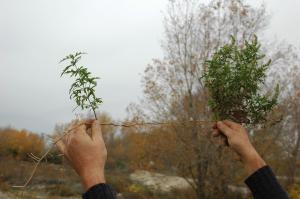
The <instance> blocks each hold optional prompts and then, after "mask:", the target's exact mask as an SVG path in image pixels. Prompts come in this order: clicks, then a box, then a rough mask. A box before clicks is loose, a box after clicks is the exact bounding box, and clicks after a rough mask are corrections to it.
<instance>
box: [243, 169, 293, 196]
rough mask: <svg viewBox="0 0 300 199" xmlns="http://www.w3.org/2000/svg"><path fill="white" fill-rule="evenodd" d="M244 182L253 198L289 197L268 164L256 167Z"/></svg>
mask: <svg viewBox="0 0 300 199" xmlns="http://www.w3.org/2000/svg"><path fill="white" fill-rule="evenodd" d="M245 183H246V184H247V186H248V187H249V189H250V190H251V192H252V195H253V198H254V199H288V198H289V197H288V195H287V193H286V192H285V191H284V190H283V188H282V187H281V186H280V184H279V183H278V181H277V180H276V177H275V175H274V173H273V171H272V169H271V168H270V167H269V166H265V167H262V168H260V169H258V170H257V171H256V172H255V173H253V174H252V175H251V176H249V177H248V178H247V179H246V180H245Z"/></svg>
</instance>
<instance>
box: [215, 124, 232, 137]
mask: <svg viewBox="0 0 300 199" xmlns="http://www.w3.org/2000/svg"><path fill="white" fill-rule="evenodd" d="M217 127H218V129H219V130H220V131H221V132H222V133H223V134H224V135H225V136H226V137H230V136H231V135H232V130H231V128H230V127H229V126H227V125H226V124H225V123H223V122H221V121H219V122H217Z"/></svg>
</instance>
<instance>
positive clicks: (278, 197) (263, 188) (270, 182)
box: [82, 166, 289, 199]
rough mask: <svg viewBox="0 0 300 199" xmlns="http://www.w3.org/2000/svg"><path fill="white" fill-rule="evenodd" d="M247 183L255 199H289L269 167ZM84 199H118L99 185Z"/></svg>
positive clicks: (110, 191)
mask: <svg viewBox="0 0 300 199" xmlns="http://www.w3.org/2000/svg"><path fill="white" fill-rule="evenodd" d="M245 183H246V184H247V186H248V187H249V188H250V190H251V192H252V194H253V198H254V199H288V198H289V197H288V195H287V193H286V192H285V191H284V190H283V189H282V187H281V186H280V185H279V183H278V181H277V180H276V177H275V175H274V173H273V172H272V170H271V168H270V167H269V166H265V167H262V168H260V169H259V170H257V171H256V172H255V173H253V174H252V175H251V176H249V177H248V178H247V179H246V181H245ZM82 198H83V199H116V198H117V197H116V194H115V192H114V191H113V190H112V188H111V187H110V186H108V185H106V184H98V185H95V186H93V187H92V188H90V189H89V190H88V191H87V192H86V193H85V194H84V195H83V197H82Z"/></svg>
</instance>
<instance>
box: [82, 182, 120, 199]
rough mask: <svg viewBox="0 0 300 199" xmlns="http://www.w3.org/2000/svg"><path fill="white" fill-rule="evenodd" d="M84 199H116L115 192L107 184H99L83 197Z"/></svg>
mask: <svg viewBox="0 0 300 199" xmlns="http://www.w3.org/2000/svg"><path fill="white" fill-rule="evenodd" d="M82 198H83V199H116V198H117V196H116V193H115V191H114V190H113V189H112V188H111V187H110V186H109V185H107V184H97V185H95V186H93V187H91V188H90V189H89V190H88V191H87V192H86V193H85V194H83V196H82Z"/></svg>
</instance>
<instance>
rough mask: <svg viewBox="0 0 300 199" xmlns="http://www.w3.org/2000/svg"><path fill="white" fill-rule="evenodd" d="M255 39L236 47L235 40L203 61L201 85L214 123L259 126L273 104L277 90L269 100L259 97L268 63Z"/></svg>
mask: <svg viewBox="0 0 300 199" xmlns="http://www.w3.org/2000/svg"><path fill="white" fill-rule="evenodd" d="M264 58H265V55H264V54H261V53H260V44H259V43H258V41H257V37H256V36H255V37H254V39H253V40H252V41H251V42H248V41H245V43H244V45H242V46H239V45H238V44H237V43H236V40H235V38H233V37H232V39H231V43H229V44H226V45H225V46H223V47H221V48H220V49H219V50H218V51H217V52H216V53H215V54H214V55H213V56H212V59H211V60H208V61H206V63H207V68H206V71H205V76H204V77H205V85H206V87H207V88H208V90H209V93H210V97H211V99H210V103H209V105H210V107H211V109H212V111H213V112H214V114H215V117H216V118H217V119H227V118H230V119H232V120H234V121H236V122H243V123H252V124H256V123H260V122H263V121H265V119H266V115H267V113H268V112H270V111H271V110H272V109H273V107H274V106H275V105H276V104H277V98H278V94H279V86H278V85H277V87H276V89H275V94H274V95H273V96H272V97H271V98H270V99H269V97H268V96H266V95H262V94H261V90H262V87H261V86H262V85H263V84H264V82H265V78H266V72H267V70H268V68H269V66H270V64H271V60H269V61H267V62H266V63H265V62H264Z"/></svg>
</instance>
